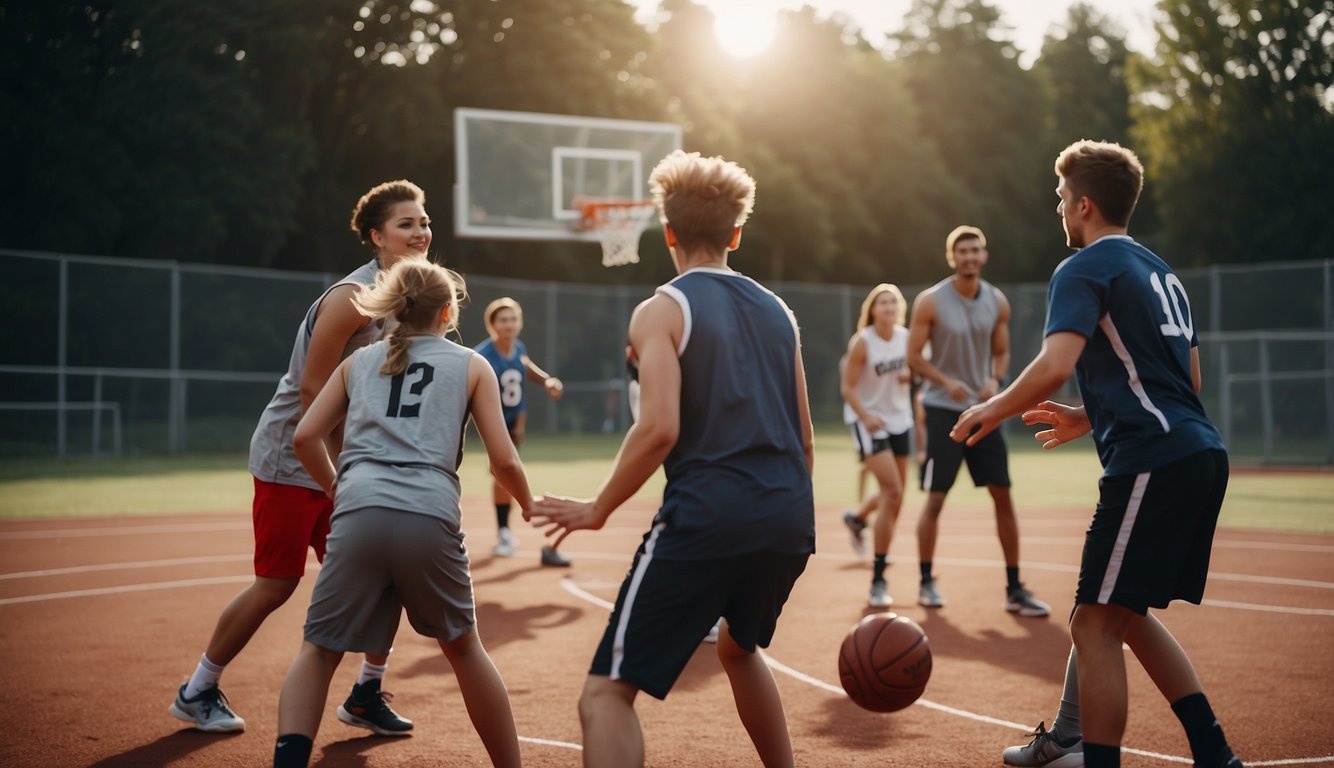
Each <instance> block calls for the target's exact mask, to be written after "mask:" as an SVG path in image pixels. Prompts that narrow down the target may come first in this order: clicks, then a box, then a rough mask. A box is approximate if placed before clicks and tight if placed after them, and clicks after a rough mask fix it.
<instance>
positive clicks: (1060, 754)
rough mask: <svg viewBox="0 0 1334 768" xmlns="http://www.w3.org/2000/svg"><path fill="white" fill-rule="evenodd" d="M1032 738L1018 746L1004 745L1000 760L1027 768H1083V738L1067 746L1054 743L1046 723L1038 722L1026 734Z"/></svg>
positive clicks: (1054, 739) (1054, 740)
mask: <svg viewBox="0 0 1334 768" xmlns="http://www.w3.org/2000/svg"><path fill="white" fill-rule="evenodd" d="M1028 735H1029V736H1032V737H1033V740H1032V741H1030V742H1028V743H1027V744H1025V745H1023V746H1020V747H1006V748H1005V751H1004V752H1003V753H1001V760H1003V761H1005V764H1006V765H1017V766H1021V768H1023V767H1027V768H1032V767H1033V766H1045V768H1084V740H1083V739H1080V740H1078V741H1076V742H1075V743H1074V744H1071V745H1070V746H1068V747H1063V746H1061V745H1060V744H1057V743H1056V738H1055V737H1054V736H1052V735H1051V731H1048V730H1047V723H1046V722H1045V721H1044V722H1041V723H1038V727H1037V728H1034V729H1033V732H1032V733H1030V734H1028Z"/></svg>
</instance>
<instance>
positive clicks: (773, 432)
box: [654, 267, 815, 560]
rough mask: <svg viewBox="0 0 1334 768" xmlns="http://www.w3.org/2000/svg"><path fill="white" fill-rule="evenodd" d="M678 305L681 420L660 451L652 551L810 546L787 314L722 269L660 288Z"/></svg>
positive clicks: (810, 506)
mask: <svg viewBox="0 0 1334 768" xmlns="http://www.w3.org/2000/svg"><path fill="white" fill-rule="evenodd" d="M658 292H659V293H661V294H663V295H665V296H667V297H669V298H671V299H672V300H673V301H675V302H676V303H677V305H678V306H679V307H680V308H681V314H682V316H683V320H684V330H683V333H682V336H681V344H680V348H679V349H678V355H679V357H680V362H681V420H680V433H679V436H678V438H677V441H676V445H675V446H674V447H673V448H672V450H671V453H669V454H668V455H667V458H666V460H665V461H664V462H663V470H664V472H665V474H666V476H667V484H666V487H665V488H664V490H663V499H662V507H661V508H660V509H659V510H658V514H657V516H656V517H655V519H654V522H655V524H656V523H663V524H665V528H664V529H663V531H662V532H661V533H660V534H659V537H658V541H657V544H656V548H655V550H654V555H655V556H656V557H661V558H663V559H666V560H702V559H714V558H724V557H730V556H734V555H741V554H747V553H753V552H779V553H788V554H807V553H810V552H814V551H815V507H814V500H813V498H812V494H811V475H810V472H809V470H808V469H807V467H806V454H805V451H804V449H803V447H802V439H801V424H800V420H799V415H798V403H797V391H796V368H795V362H796V351H797V343H798V337H797V324H796V318H794V317H793V315H792V311H791V310H790V309H788V307H787V305H786V304H784V303H783V301H782V300H781V299H779V298H778V297H777V296H775V295H774V294H773V293H772V292H771V291H769V290H768V289H767V288H765V287H763V286H761V285H760V284H759V283H757V282H755V281H754V280H752V279H750V278H748V277H745V276H743V275H740V274H737V273H735V272H731V271H729V270H723V269H715V268H707V267H703V268H696V269H692V270H690V271H688V272H686V273H685V274H683V275H681V276H679V277H677V278H676V279H675V280H672V281H671V282H670V283H668V284H666V285H664V286H661V287H660V288H658Z"/></svg>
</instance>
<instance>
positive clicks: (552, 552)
mask: <svg viewBox="0 0 1334 768" xmlns="http://www.w3.org/2000/svg"><path fill="white" fill-rule="evenodd" d="M540 562H541V563H542V565H549V566H551V567H553V568H569V567H570V558H568V557H566V556H565V555H562V554H561V553H559V552H557V551H556V548H555V547H542V557H541V558H540Z"/></svg>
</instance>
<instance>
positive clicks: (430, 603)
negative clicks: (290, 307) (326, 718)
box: [274, 259, 533, 766]
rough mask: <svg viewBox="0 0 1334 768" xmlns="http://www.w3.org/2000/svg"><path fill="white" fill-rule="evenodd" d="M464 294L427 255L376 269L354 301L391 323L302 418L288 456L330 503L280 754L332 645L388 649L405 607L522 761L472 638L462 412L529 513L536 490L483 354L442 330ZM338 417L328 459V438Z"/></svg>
mask: <svg viewBox="0 0 1334 768" xmlns="http://www.w3.org/2000/svg"><path fill="white" fill-rule="evenodd" d="M463 297H464V286H463V280H462V278H460V277H459V276H458V275H457V274H455V273H453V272H451V271H450V270H448V269H445V268H444V267H440V266H437V265H435V264H431V263H430V262H428V261H426V260H424V259H412V260H407V261H403V262H401V263H399V264H397V265H395V266H394V268H393V269H390V270H388V271H387V272H385V273H382V274H380V275H378V276H377V277H376V279H375V283H374V285H372V286H369V287H367V288H364V289H362V290H361V291H360V292H358V294H357V296H356V297H355V299H354V300H353V304H354V305H355V307H356V309H357V311H358V312H360V313H361V314H363V315H365V316H367V317H370V318H373V319H376V320H387V319H393V320H395V321H397V325H396V327H395V328H394V330H393V331H392V332H391V333H390V335H389V336H387V337H386V338H385V339H383V340H381V341H379V342H376V343H375V344H372V345H370V346H368V347H365V348H362V349H359V350H357V351H356V352H354V353H353V354H352V356H351V357H349V358H348V359H347V360H344V361H343V362H342V363H341V364H340V365H339V366H338V368H337V369H336V370H335V371H334V372H333V375H332V376H331V377H330V378H329V383H328V384H327V385H325V387H324V389H323V390H321V391H320V394H319V396H318V397H316V398H315V402H314V403H312V404H311V406H310V408H309V409H308V410H307V411H306V414H305V415H304V416H303V417H302V418H301V421H300V423H299V424H297V427H296V435H295V437H294V439H293V444H294V446H295V448H296V454H297V456H298V457H299V458H300V459H301V463H302V464H303V465H304V466H305V468H306V470H307V471H308V472H309V473H310V476H311V477H313V478H314V479H315V481H316V482H318V483H319V484H320V487H321V488H322V489H324V492H325V493H327V494H328V495H329V496H331V497H332V498H333V501H334V505H333V516H332V522H331V529H330V532H329V538H328V542H329V546H328V554H327V556H326V558H325V560H324V567H323V568H322V569H321V570H320V575H319V577H318V578H317V579H316V581H315V588H314V591H313V593H312V595H311V602H310V608H309V610H308V612H307V614H306V628H305V642H304V643H302V646H301V650H300V651H299V652H298V654H297V657H296V659H295V661H293V662H292V667H291V670H290V671H289V672H288V673H287V681H286V682H285V683H284V684H283V693H282V698H281V700H280V701H279V703H278V733H279V734H280V735H279V736H278V741H277V743H276V746H275V748H274V765H275V766H288V765H295V766H304V765H306V763H307V761H308V760H309V758H310V752H311V743H312V740H313V739H314V737H315V733H316V731H317V729H318V728H319V724H320V714H321V710H322V709H323V704H324V700H325V697H326V696H327V695H328V690H329V681H330V680H331V679H332V677H333V674H334V671H335V670H336V669H337V667H338V663H339V661H341V659H342V656H343V653H345V652H348V651H360V652H363V653H388V652H389V648H390V646H391V645H392V644H393V640H394V634H395V632H396V631H397V630H398V622H399V617H400V616H401V615H402V614H403V612H404V611H405V610H406V612H407V615H408V619H409V621H410V622H411V623H412V626H413V628H415V629H416V630H417V631H418V632H419V633H421V634H422V635H425V636H427V637H433V638H435V639H436V641H437V642H438V643H439V645H440V650H441V651H442V652H443V653H444V655H445V659H446V660H447V661H448V662H449V664H450V666H451V667H453V670H454V675H455V677H456V678H457V680H458V683H459V688H460V690H461V691H462V693H463V699H464V703H465V704H466V706H467V710H468V714H469V716H470V717H471V718H472V723H473V727H474V728H476V729H477V733H478V735H479V736H480V737H481V739H482V743H483V744H484V745H485V747H486V750H487V753H488V754H489V755H490V757H491V762H492V763H493V764H494V765H504V766H511V765H513V766H517V765H519V742H518V735H517V732H516V730H515V727H514V718H513V715H512V713H511V710H510V703H509V694H508V693H507V692H506V690H505V684H504V682H503V681H502V680H501V678H500V674H499V673H498V672H497V671H496V668H495V666H494V665H493V664H492V663H491V659H490V657H489V656H488V655H487V653H486V649H485V648H483V647H482V643H481V641H480V640H479V639H478V636H477V631H476V621H477V620H476V614H475V609H474V606H473V596H472V579H471V575H470V573H469V568H468V553H467V549H466V548H465V547H464V544H463V532H462V529H461V525H460V509H459V498H460V494H461V490H460V487H459V477H458V467H459V462H460V461H461V460H462V458H463V431H464V425H465V424H466V423H467V421H468V419H469V417H471V418H472V420H473V422H474V423H475V424H476V425H477V432H478V434H479V435H480V436H481V438H482V443H483V444H484V445H485V446H486V453H487V458H488V460H489V461H490V465H491V472H492V474H493V475H494V476H495V478H496V480H497V481H498V482H500V483H501V484H503V485H504V486H505V488H506V490H508V491H509V493H511V494H512V495H513V496H514V498H515V499H516V500H517V501H518V503H519V506H520V508H521V509H522V510H523V516H524V519H525V520H526V519H528V517H529V515H530V510H531V508H532V505H533V497H532V493H531V492H530V490H529V487H528V479H527V477H526V475H525V474H524V471H523V465H522V464H521V463H520V461H519V454H518V452H517V450H515V448H514V444H513V443H511V442H510V439H509V433H508V431H507V430H506V427H505V419H504V416H503V415H502V414H501V407H500V387H499V384H498V383H497V380H496V376H495V373H494V372H493V371H492V370H491V366H490V364H489V363H487V362H486V360H484V359H483V358H482V356H481V355H479V354H477V353H476V352H474V351H473V350H471V349H468V348H467V347H463V346H460V345H458V344H455V343H454V342H452V341H448V340H447V339H445V338H444V335H445V334H447V333H448V332H450V331H451V330H453V329H454V328H455V326H456V325H457V322H458V310H459V305H460V302H461V301H462V299H463ZM340 425H341V426H342V429H343V447H342V452H341V453H339V454H338V458H337V460H338V466H337V469H335V467H334V459H333V457H332V455H331V454H330V451H329V448H328V445H327V441H328V438H329V437H330V435H332V434H333V433H334V432H335V431H336V430H337V429H338V428H339V426H340Z"/></svg>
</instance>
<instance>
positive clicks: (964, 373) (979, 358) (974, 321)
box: [922, 277, 1000, 412]
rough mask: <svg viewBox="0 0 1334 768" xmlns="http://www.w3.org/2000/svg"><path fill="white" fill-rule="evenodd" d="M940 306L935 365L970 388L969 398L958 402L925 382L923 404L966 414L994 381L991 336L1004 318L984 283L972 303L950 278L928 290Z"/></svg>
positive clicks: (933, 336)
mask: <svg viewBox="0 0 1334 768" xmlns="http://www.w3.org/2000/svg"><path fill="white" fill-rule="evenodd" d="M927 291H929V292H930V294H931V296H932V297H934V299H935V303H936V322H935V324H934V325H933V326H932V327H931V338H930V343H931V363H932V365H934V366H936V367H937V368H939V369H940V370H941V372H942V373H944V374H945V375H946V376H949V377H950V378H953V379H958V380H960V381H962V382H963V383H964V385H965V386H967V387H968V397H967V399H964V400H955V399H953V398H951V397H950V393H949V391H948V390H946V389H943V388H942V387H941V386H940V385H939V384H936V383H935V382H934V381H931V380H929V379H927V380H924V381H923V382H922V404H923V405H925V406H927V407H928V408H945V409H947V410H951V411H959V412H963V411H964V409H966V408H968V407H969V406H971V405H976V404H977V402H978V396H977V393H978V391H980V390H981V389H982V386H983V385H985V384H986V383H987V379H989V378H991V374H992V370H991V334H992V331H994V330H995V328H996V321H997V320H998V319H999V318H1000V302H999V301H997V299H996V289H995V287H993V286H992V285H991V283H988V282H987V281H985V280H983V281H981V285H980V286H978V290H977V296H975V297H973V298H971V299H968V298H964V297H963V296H961V295H960V294H959V292H958V291H956V290H954V278H952V277H947V278H945V279H944V280H941V281H940V282H939V283H936V284H935V285H934V286H932V287H930V288H928V289H927Z"/></svg>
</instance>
